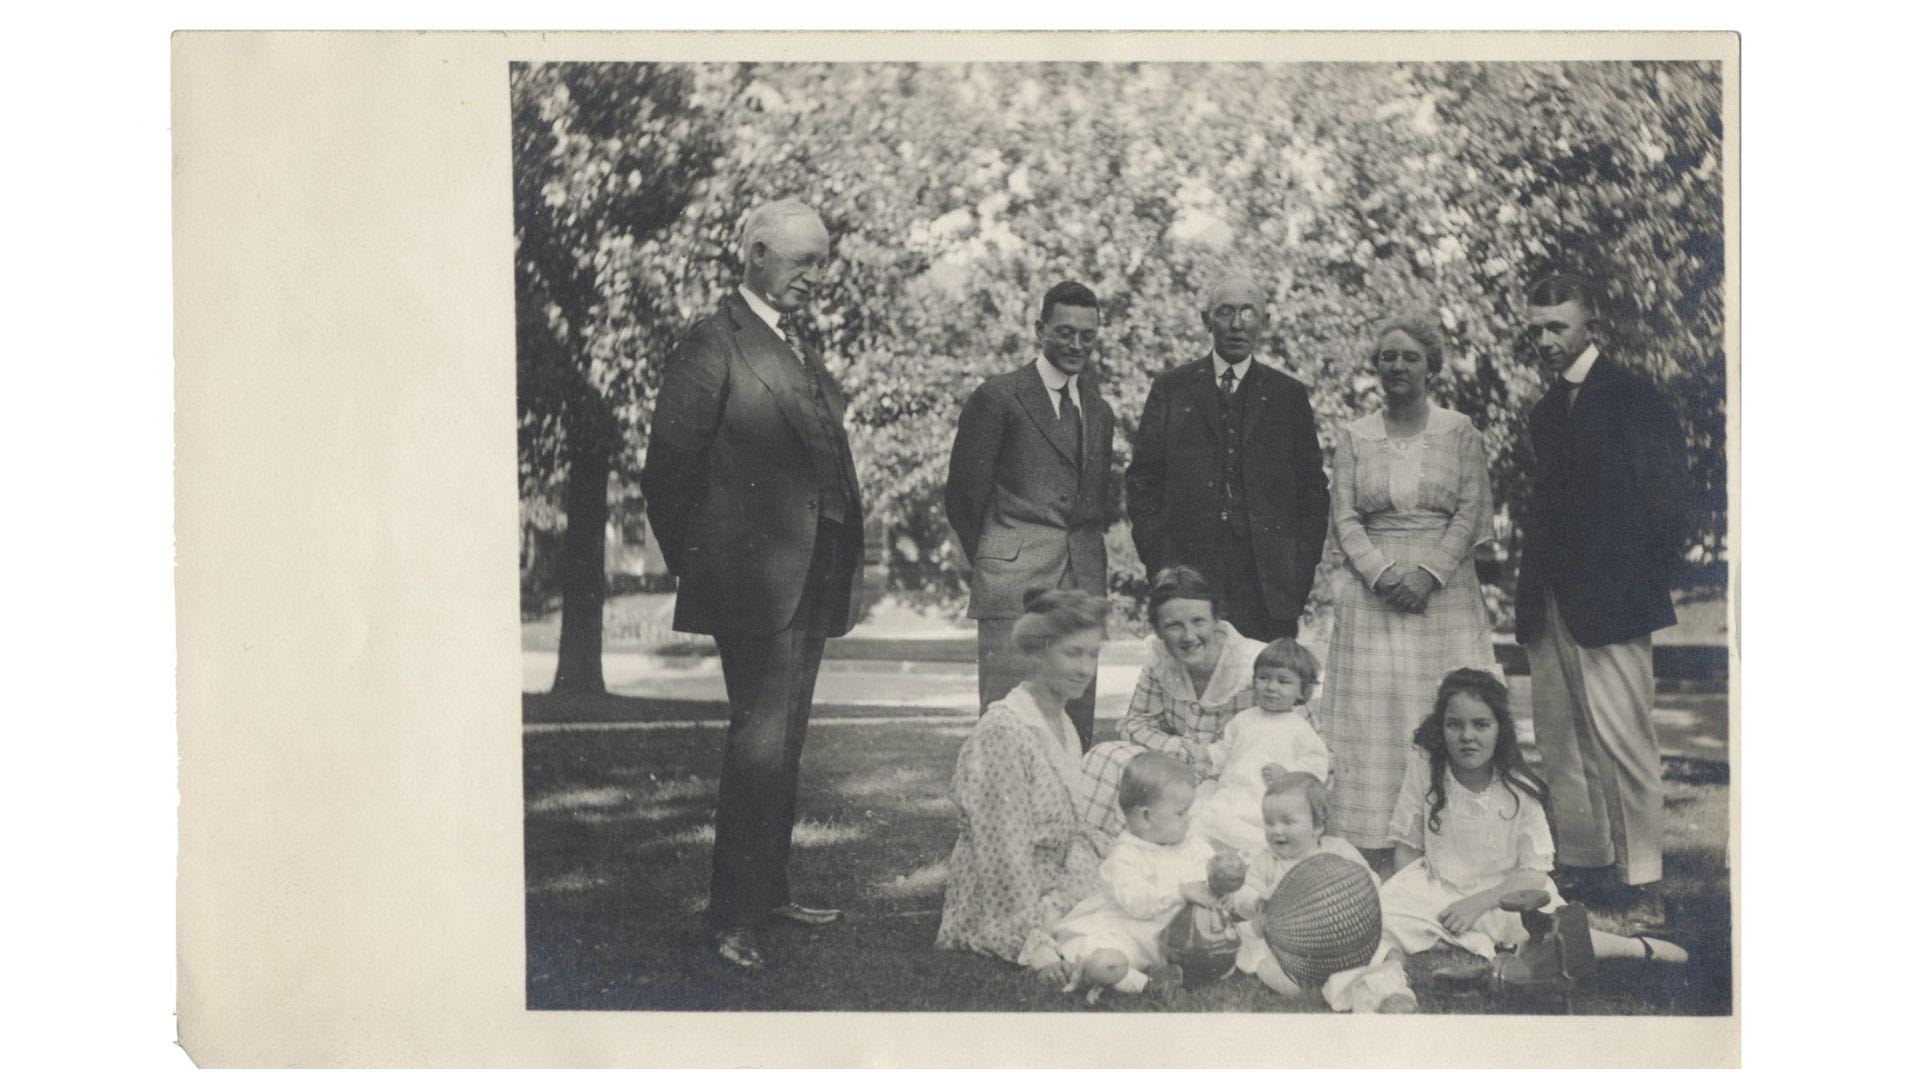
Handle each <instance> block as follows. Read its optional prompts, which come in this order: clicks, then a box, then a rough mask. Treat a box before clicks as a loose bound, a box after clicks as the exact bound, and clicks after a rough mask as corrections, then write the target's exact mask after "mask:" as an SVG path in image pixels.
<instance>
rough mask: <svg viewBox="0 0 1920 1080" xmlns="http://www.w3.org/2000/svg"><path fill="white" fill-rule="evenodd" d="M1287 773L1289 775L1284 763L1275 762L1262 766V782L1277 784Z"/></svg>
mask: <svg viewBox="0 0 1920 1080" xmlns="http://www.w3.org/2000/svg"><path fill="white" fill-rule="evenodd" d="M1285 775H1287V770H1286V766H1284V765H1279V764H1273V765H1262V766H1260V782H1261V783H1263V784H1277V783H1279V782H1280V778H1281V777H1283V776H1285Z"/></svg>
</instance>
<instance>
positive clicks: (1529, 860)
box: [1380, 750, 1566, 959]
mask: <svg viewBox="0 0 1920 1080" xmlns="http://www.w3.org/2000/svg"><path fill="white" fill-rule="evenodd" d="M1431 779H1432V774H1431V772H1430V767H1429V765H1428V758H1427V755H1426V754H1425V753H1424V752H1422V751H1418V750H1416V751H1414V752H1413V753H1412V754H1410V755H1408V759H1407V772H1406V777H1405V779H1404V780H1403V781H1402V782H1401V785H1400V799H1399V802H1398V803H1397V804H1396V805H1395V806H1394V809H1393V818H1392V820H1391V821H1390V822H1389V823H1388V826H1387V831H1388V834H1389V835H1390V836H1391V838H1392V839H1393V841H1394V842H1395V843H1400V844H1405V845H1407V846H1408V847H1411V848H1414V849H1416V850H1418V851H1421V852H1423V853H1424V854H1422V856H1421V857H1420V858H1419V859H1416V860H1414V861H1413V862H1412V863H1409V864H1408V865H1407V866H1406V868H1405V869H1403V870H1401V871H1400V872H1399V873H1397V874H1395V875H1393V876H1392V877H1391V878H1388V879H1387V883H1386V884H1385V885H1382V886H1381V887H1380V908H1381V916H1382V918H1383V920H1384V921H1385V924H1386V932H1387V936H1389V937H1390V938H1392V939H1393V940H1394V942H1395V943H1397V944H1398V945H1399V946H1400V947H1401V948H1402V949H1404V950H1406V951H1407V952H1409V953H1416V952H1423V951H1425V950H1427V949H1430V948H1432V947H1433V946H1434V945H1436V944H1438V943H1439V942H1442V941H1447V942H1451V943H1453V944H1455V945H1458V946H1460V947H1461V948H1463V949H1466V950H1468V951H1470V952H1473V953H1476V954H1478V955H1480V956H1484V957H1487V958H1488V959H1492V958H1493V954H1494V947H1495V946H1496V945H1518V944H1520V943H1521V942H1523V941H1525V940H1526V939H1527V932H1526V930H1525V928H1524V927H1522V926H1521V924H1520V916H1519V914H1518V913H1517V912H1511V911H1502V910H1500V909H1499V908H1497V907H1496V908H1494V909H1493V910H1492V911H1489V912H1487V913H1486V914H1485V915H1482V916H1481V917H1480V918H1479V919H1478V920H1476V921H1475V922H1474V924H1473V927H1472V928H1471V929H1469V930H1468V931H1467V932H1466V933H1464V934H1460V935H1454V934H1450V933H1448V932H1447V930H1446V928H1445V927H1443V926H1441V925H1440V912H1441V911H1442V910H1443V909H1445V908H1446V907H1447V905H1449V904H1452V903H1453V902H1454V901H1456V900H1460V899H1463V898H1465V897H1468V896H1472V895H1474V894H1475V893H1480V892H1485V891H1486V890H1488V889H1492V888H1495V887H1497V886H1498V885H1499V884H1500V883H1501V882H1502V881H1503V880H1505V878H1506V877H1507V875H1508V874H1511V873H1513V872H1514V871H1515V870H1538V871H1540V872H1541V873H1542V874H1543V875H1544V874H1545V873H1546V872H1547V871H1549V870H1551V869H1553V834H1552V833H1551V832H1550V831H1549V830H1548V828H1547V812H1546V810H1545V809H1544V808H1543V807H1542V806H1541V805H1540V803H1539V801H1538V800H1537V799H1534V798H1533V797H1532V796H1530V795H1527V794H1525V793H1524V792H1521V791H1520V790H1518V789H1517V788H1514V787H1512V786H1510V785H1508V784H1506V783H1504V782H1502V781H1501V780H1500V779H1498V778H1497V777H1496V778H1495V779H1494V781H1493V783H1491V784H1489V785H1487V789H1486V790H1485V791H1482V792H1478V793H1476V792H1473V791H1470V790H1468V789H1467V787H1466V786H1465V785H1463V784H1461V783H1460V782H1459V781H1458V780H1455V779H1454V777H1453V771H1452V770H1451V769H1449V770H1447V772H1446V779H1445V783H1446V791H1447V805H1446V808H1445V809H1444V810H1442V811H1441V812H1440V828H1439V830H1438V831H1435V830H1434V828H1433V826H1432V825H1431V824H1430V823H1429V822H1428V820H1427V815H1428V810H1429V809H1430V807H1429V804H1428V802H1427V789H1428V787H1429V785H1430V783H1431ZM1546 891H1547V895H1548V903H1547V910H1548V911H1552V910H1555V909H1557V908H1559V907H1561V906H1562V905H1564V904H1565V903H1566V901H1564V900H1562V899H1561V898H1560V892H1559V890H1558V889H1556V888H1554V886H1553V882H1552V879H1551V878H1549V879H1547V884H1546Z"/></svg>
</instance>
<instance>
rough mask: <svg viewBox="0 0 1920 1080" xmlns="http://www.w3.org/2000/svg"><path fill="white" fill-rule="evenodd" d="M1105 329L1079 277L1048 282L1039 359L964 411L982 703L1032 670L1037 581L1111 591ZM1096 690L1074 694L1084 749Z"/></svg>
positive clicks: (963, 464) (959, 466) (960, 490)
mask: <svg viewBox="0 0 1920 1080" xmlns="http://www.w3.org/2000/svg"><path fill="white" fill-rule="evenodd" d="M1099 332H1100V305H1099V301H1098V300H1097V299H1096V298H1095V297H1094V295H1093V290H1091V289H1089V288H1087V287H1086V286H1085V285H1082V284H1080V283H1079V282H1076V281H1063V282H1061V283H1060V284H1058V285H1055V286H1054V287H1053V288H1051V289H1048V290H1047V292H1046V295H1045V296H1044V297H1043V298H1042V299H1041V301H1040V318H1039V320H1038V321H1036V322H1035V323H1034V336H1035V339H1036V344H1037V345H1038V346H1039V348H1040V356H1039V358H1038V359H1036V360H1034V361H1033V362H1032V363H1030V364H1022V365H1021V366H1020V367H1018V368H1015V369H1014V370H1012V371H1008V372H1004V373H1002V374H999V375H995V376H993V377H992V378H990V379H988V380H987V381H986V382H984V383H982V384H981V385H980V387H979V389H977V390H975V391H974V392H973V394H972V395H971V396H970V397H968V399H967V403H966V406H965V407H964V408H963V409H962V410H961V412H960V429H959V431H958V432H956V433H955V434H954V438H953V453H952V456H951V457H950V458H949V459H948V462H947V491H946V506H947V520H948V521H949V522H950V523H951V524H952V525H953V531H954V533H955V534H956V535H957V536H958V537H959V540H960V548H961V550H962V551H963V552H965V553H966V556H967V562H968V563H969V565H970V566H971V567H972V577H971V586H972V595H971V597H970V599H969V601H968V604H967V615H968V616H969V617H971V618H972V619H974V620H975V621H976V623H977V624H978V633H979V646H980V708H981V709H982V710H985V709H986V707H987V706H988V705H990V704H992V703H993V702H995V701H998V700H1000V699H1001V698H1002V697H1005V696H1006V694H1007V692H1008V691H1010V690H1012V689H1013V688H1014V687H1015V686H1018V685H1019V683H1020V680H1021V679H1022V678H1023V677H1024V676H1025V674H1026V665H1025V663H1024V661H1023V659H1022V657H1021V656H1020V652H1019V650H1018V649H1017V648H1015V647H1014V644H1013V624H1014V621H1015V620H1017V619H1018V618H1019V617H1020V614H1021V612H1022V611H1023V610H1024V606H1023V597H1024V595H1025V593H1026V591H1027V590H1028V589H1032V588H1049V589H1051V588H1063V589H1082V590H1085V591H1086V592H1088V593H1090V594H1092V595H1094V596H1104V595H1106V591H1107V546H1106V539H1105V529H1106V522H1107V513H1106V511H1107V491H1108V471H1109V467H1110V463H1111V462H1112V460H1113V410H1112V409H1111V408H1109V407H1108V405H1107V403H1106V402H1105V401H1103V400H1101V398H1100V395H1099V393H1098V392H1097V391H1096V390H1095V389H1094V387H1093V385H1092V383H1091V381H1090V380H1089V374H1090V373H1089V371H1088V366H1089V365H1090V364H1091V363H1092V360H1093V347H1094V343H1095V341H1096V340H1097V338H1098V336H1099ZM1095 681H1097V679H1096V680H1095ZM1094 692H1095V687H1094V682H1091V681H1090V682H1089V683H1088V684H1087V688H1086V691H1085V692H1084V693H1082V694H1081V695H1080V697H1079V698H1077V699H1075V700H1073V701H1071V702H1068V703H1067V715H1068V716H1070V717H1071V718H1072V719H1073V726H1074V729H1075V730H1076V731H1078V732H1079V734H1080V747H1081V749H1082V750H1084V749H1085V748H1086V747H1087V746H1089V745H1091V743H1092V740H1093V702H1094Z"/></svg>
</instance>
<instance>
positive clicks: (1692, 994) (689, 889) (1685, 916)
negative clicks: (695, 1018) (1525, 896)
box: [523, 695, 1732, 1015]
mask: <svg viewBox="0 0 1920 1080" xmlns="http://www.w3.org/2000/svg"><path fill="white" fill-rule="evenodd" d="M528 697H529V698H530V699H539V698H542V697H545V695H528ZM626 701H627V703H626V704H619V705H616V706H612V707H616V708H620V709H633V708H636V707H638V706H637V705H636V704H634V703H633V699H626ZM598 715H601V716H605V715H607V714H606V713H601V714H598ZM616 715H618V714H616ZM963 732H964V728H963V727H961V726H958V725H946V724H923V723H886V722H880V723H874V724H862V725H839V726H831V725H829V726H822V727H819V728H816V729H814V730H813V731H812V732H811V733H810V734H809V736H808V741H807V748H806V753H805V756H804V758H803V759H802V763H801V778H800V796H799V817H800V820H801V826H800V828H799V830H798V837H797V839H800V840H802V841H803V843H802V845H801V846H800V847H799V848H798V850H797V851H796V854H795V857H794V863H793V894H794V897H795V899H796V900H799V901H800V902H802V903H809V902H814V903H829V904H832V905H834V906H838V907H842V908H844V909H845V910H846V912H847V918H846V920H845V921H844V922H843V923H840V924H837V925H834V926H829V927H825V928H821V929H818V930H788V929H785V928H780V929H775V930H774V931H772V932H770V933H769V934H768V936H767V940H766V946H767V949H768V951H769V954H770V956H771V958H772V960H773V961H774V965H773V966H772V967H771V968H769V969H767V970H765V971H762V972H757V973H754V974H753V975H751V976H743V975H741V974H740V973H738V972H735V971H733V970H731V969H728V968H726V967H725V966H724V965H723V964H721V962H720V961H719V960H718V959H717V958H716V957H715V956H714V955H713V953H712V949H711V944H710V939H709V935H708V930H707V927H706V922H705V903H706V893H707V878H708V875H709V873H710V866H711V832H710V829H711V824H712V814H713V795H714V790H715V786H714V785H715V779H716V777H717V776H718V772H719V765H720V755H721V749H722V744H723V742H724V738H725V731H724V727H723V725H720V724H712V725H699V726H673V727H657V726H656V727H647V726H640V727H634V728H631V729H619V730H607V729H602V728H582V729H578V730H568V729H567V728H565V727H555V728H546V729H542V730H539V731H530V732H529V733H528V734H527V736H526V738H525V741H524V743H523V745H524V747H525V758H524V776H525V788H524V799H525V805H526V807H527V812H526V818H525V822H526V825H525V828H526V832H525V857H526V874H527V894H526V920H527V921H526V934H527V937H526V940H527V999H526V1000H527V1005H528V1007H529V1008H531V1009H536V1010H666V1011H682V1010H699V1011H776V1010H777V1011H826V1010H835V1011H874V1012H879V1011H885V1012H943V1011H968V1012H977V1011H995V1012H1002V1011H1004V1012H1063V1011H1065V1012H1078V1011H1085V1007H1084V1006H1083V1005H1081V1004H1080V1003H1079V1002H1078V1001H1076V1000H1075V999H1074V998H1072V997H1069V996H1068V995H1064V994H1059V993H1056V992H1052V991H1049V990H1046V989H1044V988H1043V987H1041V986H1040V985H1039V984H1038V983H1037V982H1036V981H1035V980H1033V979H1032V978H1031V977H1029V976H1027V975H1026V974H1025V973H1024V972H1022V971H1020V970H1019V969H1017V968H1014V967H1013V966H1012V965H1009V964H1005V963H1002V962H1000V961H997V960H993V959H990V958H986V957H980V956H974V955H970V954H961V953H953V952H945V951H941V950H938V949H935V948H934V947H933V939H934V934H935V932H936V930H937V929H938V926H939V921H940V905H941V899H942V894H941V886H942V884H943V882H944V866H943V862H944V860H945V858H946V855H947V853H948V852H949V851H951V850H952V847H953V842H954V836H955V831H956V821H955V811H954V809H953V807H952V805H951V803H949V802H948V801H947V799H946V794H947V784H948V781H949V778H950V777H951V774H952V771H953V761H954V756H955V754H956V753H957V752H958V750H959V746H960V741H961V737H962V733H963ZM1679 774H1680V775H1683V776H1686V777H1689V778H1691V777H1696V776H1703V775H1711V770H1707V771H1706V772H1704V773H1702V772H1700V771H1698V770H1696V769H1695V767H1694V766H1691V765H1682V766H1679ZM1667 790H1668V794H1669V796H1670V797H1674V798H1677V799H1684V800H1686V807H1685V809H1686V811H1687V813H1688V814H1689V815H1690V818H1689V822H1690V823H1691V822H1693V821H1694V820H1696V819H1697V823H1698V824H1699V825H1700V828H1699V829H1698V830H1697V831H1695V832H1690V833H1689V834H1688V835H1689V838H1690V839H1689V842H1688V843H1687V844H1686V845H1681V846H1682V847H1684V850H1679V849H1676V845H1675V844H1674V843H1671V842H1670V843H1669V845H1668V850H1669V862H1668V880H1669V883H1670V886H1671V888H1672V890H1673V893H1672V899H1671V900H1670V911H1671V913H1672V915H1673V917H1674V921H1675V923H1676V924H1677V925H1679V926H1680V927H1681V928H1682V932H1680V933H1676V934H1674V935H1673V936H1674V937H1675V939H1676V940H1678V941H1679V942H1680V943H1681V944H1683V945H1685V946H1686V947H1687V948H1688V949H1689V950H1691V951H1692V952H1693V953H1694V956H1695V958H1696V959H1695V962H1694V963H1692V964H1690V965H1688V966H1687V967H1686V968H1685V969H1682V970H1679V971H1675V970H1672V969H1661V968H1654V967H1652V966H1650V965H1643V964H1635V963H1612V964H1608V965H1604V966H1603V968H1602V970H1601V971H1600V972H1599V973H1598V974H1596V975H1595V976H1594V978H1593V979H1592V980H1590V981H1589V982H1588V983H1586V984H1583V986H1582V987H1581V988H1580V990H1579V992H1578V993H1577V994H1576V995H1575V996H1574V997H1573V998H1572V999H1571V1000H1570V1001H1557V1002H1556V1001H1547V1002H1542V1001H1512V1000H1497V999H1494V998H1491V997H1489V996H1486V995H1484V994H1482V995H1478V996H1463V997H1460V998H1457V999H1453V998H1448V999H1443V998H1441V997H1440V996H1439V995H1438V994H1437V992H1436V991H1435V990H1434V987H1433V985H1432V980H1431V973H1432V970H1433V967H1434V966H1435V965H1436V964H1437V963H1441V962H1444V961H1445V959H1446V958H1447V956H1446V954H1445V953H1444V952H1442V953H1439V954H1433V953H1429V954H1423V955H1422V956H1419V957H1415V958H1413V960H1412V962H1411V963H1410V964H1409V974H1410V975H1411V976H1413V978H1414V983H1415V988H1416V991H1417V992H1419V993H1420V995H1421V999H1422V1008H1423V1010H1425V1011H1429V1012H1462V1013H1490V1012H1506V1011H1519V1012H1556V1011H1568V1010H1570V1011H1572V1012H1574V1013H1578V1014H1583V1015H1587V1014H1629V1015H1724V1014H1725V1013H1726V1012H1727V1011H1728V1009H1729V1008H1730V1004H1731V1000H1732V998H1731V985H1732V982H1731V959H1730V945H1729V942H1730V940H1731V925H1730V923H1731V920H1730V917H1729V914H1728V912H1729V905H1728V900H1727V873H1726V868H1725V850H1726V849H1725V837H1726V831H1725V830H1726V823H1725V820H1724V818H1725V807H1726V802H1725V795H1724V788H1720V789H1718V790H1717V791H1716V786H1715V785H1713V784H1711V783H1701V784H1688V783H1684V782H1675V781H1673V780H1671V779H1670V781H1669V783H1668V785H1667ZM1596 914H1599V913H1596ZM1174 1008H1175V1011H1179V1012H1289V1011H1301V1010H1300V1009H1298V1008H1296V1007H1290V1006H1289V1005H1287V1004H1286V1003H1285V1002H1283V1001H1281V1000H1280V999H1279V998H1278V996H1277V995H1274V994H1272V993H1270V992H1268V991H1266V990H1265V989H1264V988H1263V987H1261V986H1260V985H1259V984H1258V983H1256V982H1254V981H1253V980H1251V979H1248V978H1244V977H1235V978H1230V979H1228V980H1226V981H1224V982H1220V983H1216V984H1213V985H1210V986H1202V987H1196V988H1194V989H1192V990H1191V991H1189V992H1186V993H1184V994H1183V995H1182V996H1181V998H1180V999H1179V1000H1178V1001H1177V1002H1176V1004H1175V1007H1174ZM1153 1009H1154V1006H1153V1005H1152V1004H1151V1003H1150V1002H1148V1001H1146V1000H1144V999H1140V998H1128V997H1126V996H1124V995H1122V996H1118V997H1116V998H1114V999H1113V1000H1112V1002H1111V1004H1109V1005H1106V1006H1103V1008H1102V1010H1101V1011H1112V1012H1123V1013H1124V1012H1143V1011H1152V1010H1153ZM1306 1011H1324V1008H1323V1007H1320V1008H1313V1009H1308V1010H1306Z"/></svg>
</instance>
